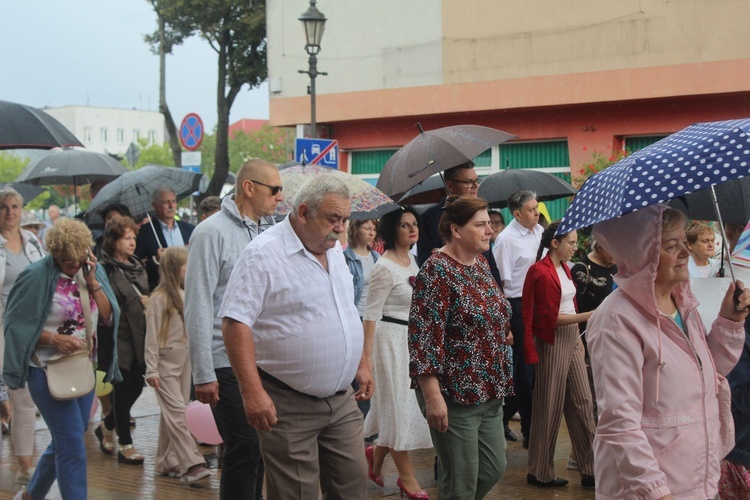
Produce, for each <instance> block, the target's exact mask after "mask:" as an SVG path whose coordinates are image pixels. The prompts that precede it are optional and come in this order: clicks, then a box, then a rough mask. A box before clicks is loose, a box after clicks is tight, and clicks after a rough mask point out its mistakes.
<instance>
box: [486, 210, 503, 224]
mask: <svg viewBox="0 0 750 500" xmlns="http://www.w3.org/2000/svg"><path fill="white" fill-rule="evenodd" d="M489 213H490V216H492V215H499V216H500V222H502V223H503V226H504V225H505V216H504V215H503V213H502V212H498V211H497V210H490V212H489ZM491 218H492V217H490V219H491Z"/></svg>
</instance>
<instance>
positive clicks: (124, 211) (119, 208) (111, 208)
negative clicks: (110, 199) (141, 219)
mask: <svg viewBox="0 0 750 500" xmlns="http://www.w3.org/2000/svg"><path fill="white" fill-rule="evenodd" d="M110 212H117V213H118V214H120V215H122V216H123V217H132V216H131V215H130V209H129V208H128V207H126V206H125V205H123V204H122V203H110V204H109V205H107V206H106V207H104V210H102V211H101V214H102V219H106V218H107V215H108V214H109V213H110Z"/></svg>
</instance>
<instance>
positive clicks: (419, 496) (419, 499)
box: [396, 478, 430, 500]
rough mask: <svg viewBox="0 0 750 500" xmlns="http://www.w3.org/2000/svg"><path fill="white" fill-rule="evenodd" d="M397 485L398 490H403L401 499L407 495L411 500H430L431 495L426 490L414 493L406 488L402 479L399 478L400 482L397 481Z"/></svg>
mask: <svg viewBox="0 0 750 500" xmlns="http://www.w3.org/2000/svg"><path fill="white" fill-rule="evenodd" d="M396 485H397V486H398V489H399V490H401V498H403V497H404V495H406V498H408V499H410V500H430V494H429V493H427V492H426V491H425V490H419V491H415V492H414V493H412V492H410V491H409V490H407V489H406V488H404V483H402V482H401V478H398V480H397V481H396Z"/></svg>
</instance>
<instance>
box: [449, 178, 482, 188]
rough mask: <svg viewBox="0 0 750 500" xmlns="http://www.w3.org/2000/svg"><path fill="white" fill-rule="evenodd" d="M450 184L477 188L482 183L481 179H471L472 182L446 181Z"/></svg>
mask: <svg viewBox="0 0 750 500" xmlns="http://www.w3.org/2000/svg"><path fill="white" fill-rule="evenodd" d="M448 180H449V181H451V182H460V183H461V184H464V185H465V186H466V187H479V185H480V184H481V183H482V179H472V180H466V181H463V180H460V179H448Z"/></svg>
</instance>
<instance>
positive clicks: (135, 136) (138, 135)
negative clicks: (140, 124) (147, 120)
mask: <svg viewBox="0 0 750 500" xmlns="http://www.w3.org/2000/svg"><path fill="white" fill-rule="evenodd" d="M140 138H141V133H140V132H139V131H138V129H137V128H134V129H133V142H135V143H136V144H137V143H138V139H140Z"/></svg>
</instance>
